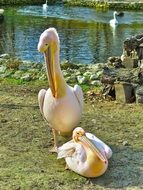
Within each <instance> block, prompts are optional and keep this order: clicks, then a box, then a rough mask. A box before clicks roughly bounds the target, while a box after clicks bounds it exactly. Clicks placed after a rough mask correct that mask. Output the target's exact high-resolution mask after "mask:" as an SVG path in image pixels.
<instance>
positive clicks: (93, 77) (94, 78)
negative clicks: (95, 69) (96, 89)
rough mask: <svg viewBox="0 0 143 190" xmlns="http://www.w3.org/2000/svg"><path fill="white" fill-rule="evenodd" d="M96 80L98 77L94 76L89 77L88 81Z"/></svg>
mask: <svg viewBox="0 0 143 190" xmlns="http://www.w3.org/2000/svg"><path fill="white" fill-rule="evenodd" d="M96 79H98V76H97V75H96V74H93V75H91V76H90V80H96Z"/></svg>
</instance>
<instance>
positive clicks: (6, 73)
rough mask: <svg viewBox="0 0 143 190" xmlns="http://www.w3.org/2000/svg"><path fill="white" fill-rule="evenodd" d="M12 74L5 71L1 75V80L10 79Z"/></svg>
mask: <svg viewBox="0 0 143 190" xmlns="http://www.w3.org/2000/svg"><path fill="white" fill-rule="evenodd" d="M13 72H14V71H13V70H6V71H5V73H3V74H1V78H6V77H11V76H12V74H13Z"/></svg>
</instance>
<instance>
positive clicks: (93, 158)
mask: <svg viewBox="0 0 143 190" xmlns="http://www.w3.org/2000/svg"><path fill="white" fill-rule="evenodd" d="M111 156H112V150H111V149H110V148H109V147H108V146H107V145H106V144H105V143H104V142H102V141H101V140H100V139H98V138H97V137H96V136H94V135H93V134H91V133H85V131H84V130H83V129H82V128H81V127H77V128H75V129H74V131H73V139H72V140H71V141H69V142H67V143H65V144H64V145H63V146H61V147H59V148H58V159H59V158H65V161H66V164H67V168H69V169H71V170H73V171H74V172H76V173H78V174H80V175H82V176H85V177H98V176H100V175H102V174H103V173H104V172H105V171H106V169H107V167H108V159H109V158H110V157H111Z"/></svg>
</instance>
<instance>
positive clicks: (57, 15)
mask: <svg viewBox="0 0 143 190" xmlns="http://www.w3.org/2000/svg"><path fill="white" fill-rule="evenodd" d="M112 18H113V11H107V12H101V11H100V12H99V11H98V12H97V11H96V10H95V9H90V8H81V7H80V8H79V7H64V6H62V5H60V6H59V5H57V6H49V7H48V9H47V10H43V7H42V6H27V7H17V8H10V7H6V8H5V20H4V22H1V23H0V53H5V52H8V53H10V54H11V55H13V56H17V57H19V58H21V59H23V60H32V61H36V62H41V61H43V55H41V54H40V53H38V51H37V43H38V40H39V36H40V34H41V33H42V32H43V31H44V30H45V29H47V28H49V27H55V28H56V29H57V31H58V33H59V36H60V41H61V54H60V55H61V59H62V60H63V59H66V60H68V61H70V62H76V63H97V62H106V60H107V58H108V57H109V56H112V55H116V56H120V55H121V54H122V43H123V40H124V39H125V38H127V37H130V36H132V35H136V34H140V33H143V13H142V12H127V11H125V12H124V17H121V18H120V19H119V25H118V26H117V27H116V28H113V27H111V26H110V25H109V21H110V20H111V19H112Z"/></svg>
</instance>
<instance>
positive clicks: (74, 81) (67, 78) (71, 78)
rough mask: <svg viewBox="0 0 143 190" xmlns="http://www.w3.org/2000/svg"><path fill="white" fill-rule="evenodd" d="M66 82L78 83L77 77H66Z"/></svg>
mask: <svg viewBox="0 0 143 190" xmlns="http://www.w3.org/2000/svg"><path fill="white" fill-rule="evenodd" d="M66 82H69V83H76V82H77V80H76V76H75V75H71V76H69V77H66Z"/></svg>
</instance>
